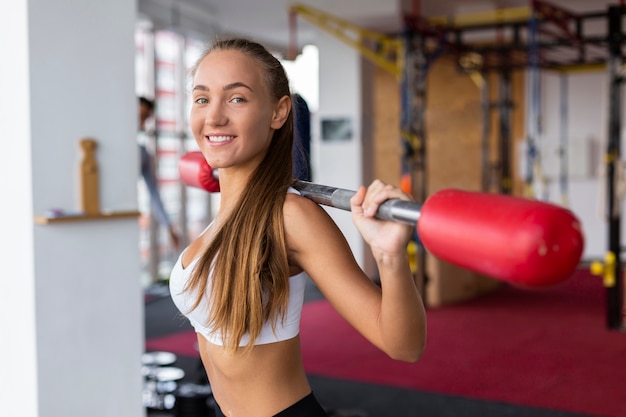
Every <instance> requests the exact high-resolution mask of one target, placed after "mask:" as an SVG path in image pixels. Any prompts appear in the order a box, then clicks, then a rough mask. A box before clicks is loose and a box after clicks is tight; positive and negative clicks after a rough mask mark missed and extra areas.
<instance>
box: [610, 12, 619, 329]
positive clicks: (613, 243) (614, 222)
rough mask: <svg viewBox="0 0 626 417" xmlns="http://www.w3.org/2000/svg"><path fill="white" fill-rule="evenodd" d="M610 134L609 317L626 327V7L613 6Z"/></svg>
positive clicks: (614, 324) (613, 325)
mask: <svg viewBox="0 0 626 417" xmlns="http://www.w3.org/2000/svg"><path fill="white" fill-rule="evenodd" d="M608 19H609V22H608V23H609V33H608V40H609V61H608V65H607V67H608V71H609V129H608V130H609V137H608V146H607V155H606V164H607V167H606V168H607V175H606V179H607V184H606V187H607V197H608V201H607V212H608V229H609V230H608V234H609V252H612V253H613V254H614V255H615V277H616V280H615V284H614V285H613V286H610V287H608V288H607V305H606V308H607V309H606V315H607V317H606V320H607V326H608V327H609V328H610V329H619V328H621V327H623V318H622V305H623V295H622V291H623V278H622V274H621V272H622V262H621V236H620V230H621V213H620V211H621V210H620V202H619V200H618V196H617V195H616V194H617V193H616V186H615V185H616V184H615V183H616V179H617V175H618V172H617V163H618V162H619V160H620V152H621V149H620V148H621V146H620V140H621V129H622V126H621V114H622V97H621V94H622V91H621V84H622V77H621V75H620V72H621V68H622V51H621V44H622V36H623V35H622V9H621V8H620V7H615V6H611V7H609V14H608Z"/></svg>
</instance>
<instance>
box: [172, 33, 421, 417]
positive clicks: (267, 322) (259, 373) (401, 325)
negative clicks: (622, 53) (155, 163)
mask: <svg viewBox="0 0 626 417" xmlns="http://www.w3.org/2000/svg"><path fill="white" fill-rule="evenodd" d="M191 74H192V77H193V80H192V107H191V114H190V128H191V131H192V133H193V135H194V138H195V140H196V142H197V144H198V146H199V148H200V150H201V152H202V155H203V157H204V159H205V160H206V161H207V162H208V163H209V165H211V166H212V167H214V168H218V169H219V182H220V206H219V209H218V211H217V215H216V217H215V219H214V220H213V222H211V224H209V225H208V226H207V227H206V229H205V230H204V231H203V232H202V233H201V234H200V235H199V236H198V237H197V238H196V239H195V240H194V241H193V242H192V243H191V244H190V245H189V246H188V247H187V248H186V249H185V250H184V251H183V253H182V254H181V255H180V257H179V259H178V261H177V263H176V265H175V266H174V268H173V270H172V275H171V279H170V289H171V294H172V298H173V300H174V302H175V303H176V305H177V307H178V308H179V309H180V310H181V311H182V312H183V313H184V314H186V315H187V317H188V319H189V320H190V322H191V324H192V325H193V326H194V328H195V330H196V332H197V338H198V347H199V351H200V356H201V358H202V362H203V364H204V367H205V370H206V372H207V375H208V377H209V381H210V383H211V388H212V390H213V393H214V396H215V399H216V401H217V403H218V405H219V409H220V410H218V412H221V413H222V414H221V415H227V416H246V417H257V416H258V417H261V416H263V417H265V416H273V415H280V416H299V417H306V416H311V417H316V416H326V415H327V413H326V412H325V410H324V408H323V407H322V406H321V405H320V404H319V403H318V402H317V400H316V399H315V396H314V395H313V393H312V392H311V387H310V385H309V382H308V380H307V377H306V373H305V371H304V366H303V363H302V357H301V356H302V355H301V350H300V336H299V330H300V329H299V323H300V315H301V312H302V305H303V298H304V287H305V282H306V279H307V277H310V278H311V279H312V280H313V281H314V282H315V284H316V286H317V287H318V288H319V289H320V290H321V291H322V293H323V294H324V296H325V297H326V298H327V299H328V300H329V301H330V302H331V304H332V305H333V306H334V307H335V308H336V309H337V311H338V312H339V313H340V314H341V315H342V316H343V317H344V318H345V319H346V320H347V321H348V322H349V323H350V324H351V325H352V326H353V327H355V328H356V329H357V330H358V331H359V332H360V333H361V334H363V335H364V336H365V337H366V338H367V339H368V340H369V341H370V342H371V343H373V344H374V345H376V346H377V347H379V348H380V349H381V350H382V351H384V352H385V353H387V354H388V355H389V356H391V357H392V358H395V359H398V360H403V361H411V362H412V361H416V360H417V359H418V358H419V357H420V356H421V354H422V351H423V348H424V344H425V339H426V324H425V313H424V307H423V305H422V301H421V299H420V296H419V293H418V291H417V288H416V285H415V282H414V281H413V277H412V274H411V271H410V268H409V263H408V259H407V253H406V246H407V243H408V241H409V239H410V238H411V235H412V233H413V230H412V227H411V226H409V225H403V224H398V223H394V222H390V221H382V220H379V219H376V218H375V217H374V215H375V213H376V211H377V209H378V206H379V205H380V204H382V203H383V202H384V201H386V200H388V199H391V198H399V199H402V200H411V198H410V196H408V195H406V194H405V193H403V192H402V191H401V190H399V189H398V188H396V187H392V186H389V185H386V184H383V183H382V182H380V181H374V182H373V183H372V184H371V185H370V186H369V187H368V188H365V187H363V186H362V187H360V188H359V190H358V191H357V192H356V194H355V195H354V197H352V199H351V201H350V203H351V211H352V216H353V221H354V223H355V225H356V227H357V229H358V230H359V232H360V233H361V235H362V236H363V238H364V240H365V241H366V242H367V243H368V244H369V245H370V247H371V249H372V253H373V255H374V258H375V260H376V262H377V267H378V270H379V274H380V279H381V282H382V284H383V287H384V288H385V290H384V291H381V289H380V288H379V287H378V286H376V285H375V284H374V283H373V282H372V281H371V280H370V279H369V277H368V276H367V275H366V274H365V273H364V272H363V271H362V270H361V269H360V267H359V266H358V264H357V262H356V261H355V259H354V256H353V254H352V252H351V250H350V247H349V246H348V244H347V242H346V240H345V238H344V236H343V235H342V234H341V232H340V231H339V229H338V228H337V226H336V225H335V223H334V222H333V221H332V220H331V218H330V217H329V216H328V214H327V213H326V212H325V211H324V210H323V209H322V208H321V207H319V206H318V205H317V204H315V203H314V202H312V201H310V200H308V199H306V198H305V197H303V196H300V195H298V192H297V191H296V190H295V189H294V188H292V187H291V186H292V184H293V182H294V178H293V174H292V172H293V171H292V167H293V154H292V147H293V142H294V137H293V136H294V134H293V125H294V119H293V115H292V112H291V108H292V103H291V91H290V86H289V80H288V78H287V76H286V73H285V71H284V68H283V66H282V65H281V63H280V62H279V61H278V60H277V59H276V58H275V57H274V56H273V55H271V54H270V53H269V52H268V51H267V50H266V49H265V48H264V47H263V46H261V45H259V44H257V43H255V42H251V41H249V40H245V39H229V40H218V41H217V42H216V43H215V44H213V45H212V46H211V47H210V48H209V49H207V51H206V52H205V53H204V54H203V55H202V56H201V57H200V59H199V60H198V62H197V64H196V65H195V66H194V67H193V68H192V71H191ZM218 415H220V414H218Z"/></svg>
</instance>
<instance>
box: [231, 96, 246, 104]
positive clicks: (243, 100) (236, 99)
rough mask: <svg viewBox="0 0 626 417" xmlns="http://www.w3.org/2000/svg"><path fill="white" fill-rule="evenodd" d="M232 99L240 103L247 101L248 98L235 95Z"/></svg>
mask: <svg viewBox="0 0 626 417" xmlns="http://www.w3.org/2000/svg"><path fill="white" fill-rule="evenodd" d="M231 101H232V102H233V103H237V104H239V103H245V101H246V100H245V99H244V98H243V97H234V98H233V99H232V100H231Z"/></svg>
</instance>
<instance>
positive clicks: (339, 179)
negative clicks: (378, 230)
mask: <svg viewBox="0 0 626 417" xmlns="http://www.w3.org/2000/svg"><path fill="white" fill-rule="evenodd" d="M316 45H317V46H318V48H319V86H320V91H319V111H318V114H317V117H316V119H314V120H312V123H311V130H312V138H311V165H312V167H313V181H314V182H316V183H319V184H324V185H331V186H334V187H339V188H347V189H351V190H355V189H356V188H357V187H358V186H360V185H362V184H363V168H362V161H361V159H362V158H361V155H362V144H361V123H362V120H361V78H360V74H361V57H360V55H359V53H358V52H357V51H356V50H354V49H353V48H350V47H349V46H346V45H345V44H343V43H342V42H339V41H338V40H337V39H336V38H334V37H331V36H330V35H326V34H325V33H322V32H320V33H319V37H318V39H317V42H316ZM337 117H341V118H348V119H350V120H351V121H352V127H353V134H352V139H350V140H347V141H325V140H323V138H322V137H321V132H320V123H321V121H322V120H324V119H325V118H337ZM327 211H328V212H329V213H330V215H331V216H332V217H333V219H334V220H335V222H336V223H337V224H338V226H339V228H340V229H341V230H342V232H343V233H344V235H345V236H346V238H347V239H348V243H349V244H350V246H351V248H352V251H353V252H354V255H355V257H356V259H357V261H358V262H359V264H360V265H361V266H362V267H363V266H364V256H365V255H364V247H363V246H364V243H363V240H362V238H361V235H360V234H359V233H358V231H357V230H356V228H355V226H354V223H353V222H352V217H351V215H350V213H349V212H345V211H340V210H336V209H328V210H327Z"/></svg>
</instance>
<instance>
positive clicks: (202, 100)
mask: <svg viewBox="0 0 626 417" xmlns="http://www.w3.org/2000/svg"><path fill="white" fill-rule="evenodd" d="M195 102H196V104H207V103H208V102H209V100H207V99H206V98H204V97H198V98H197V99H196V100H195Z"/></svg>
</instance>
